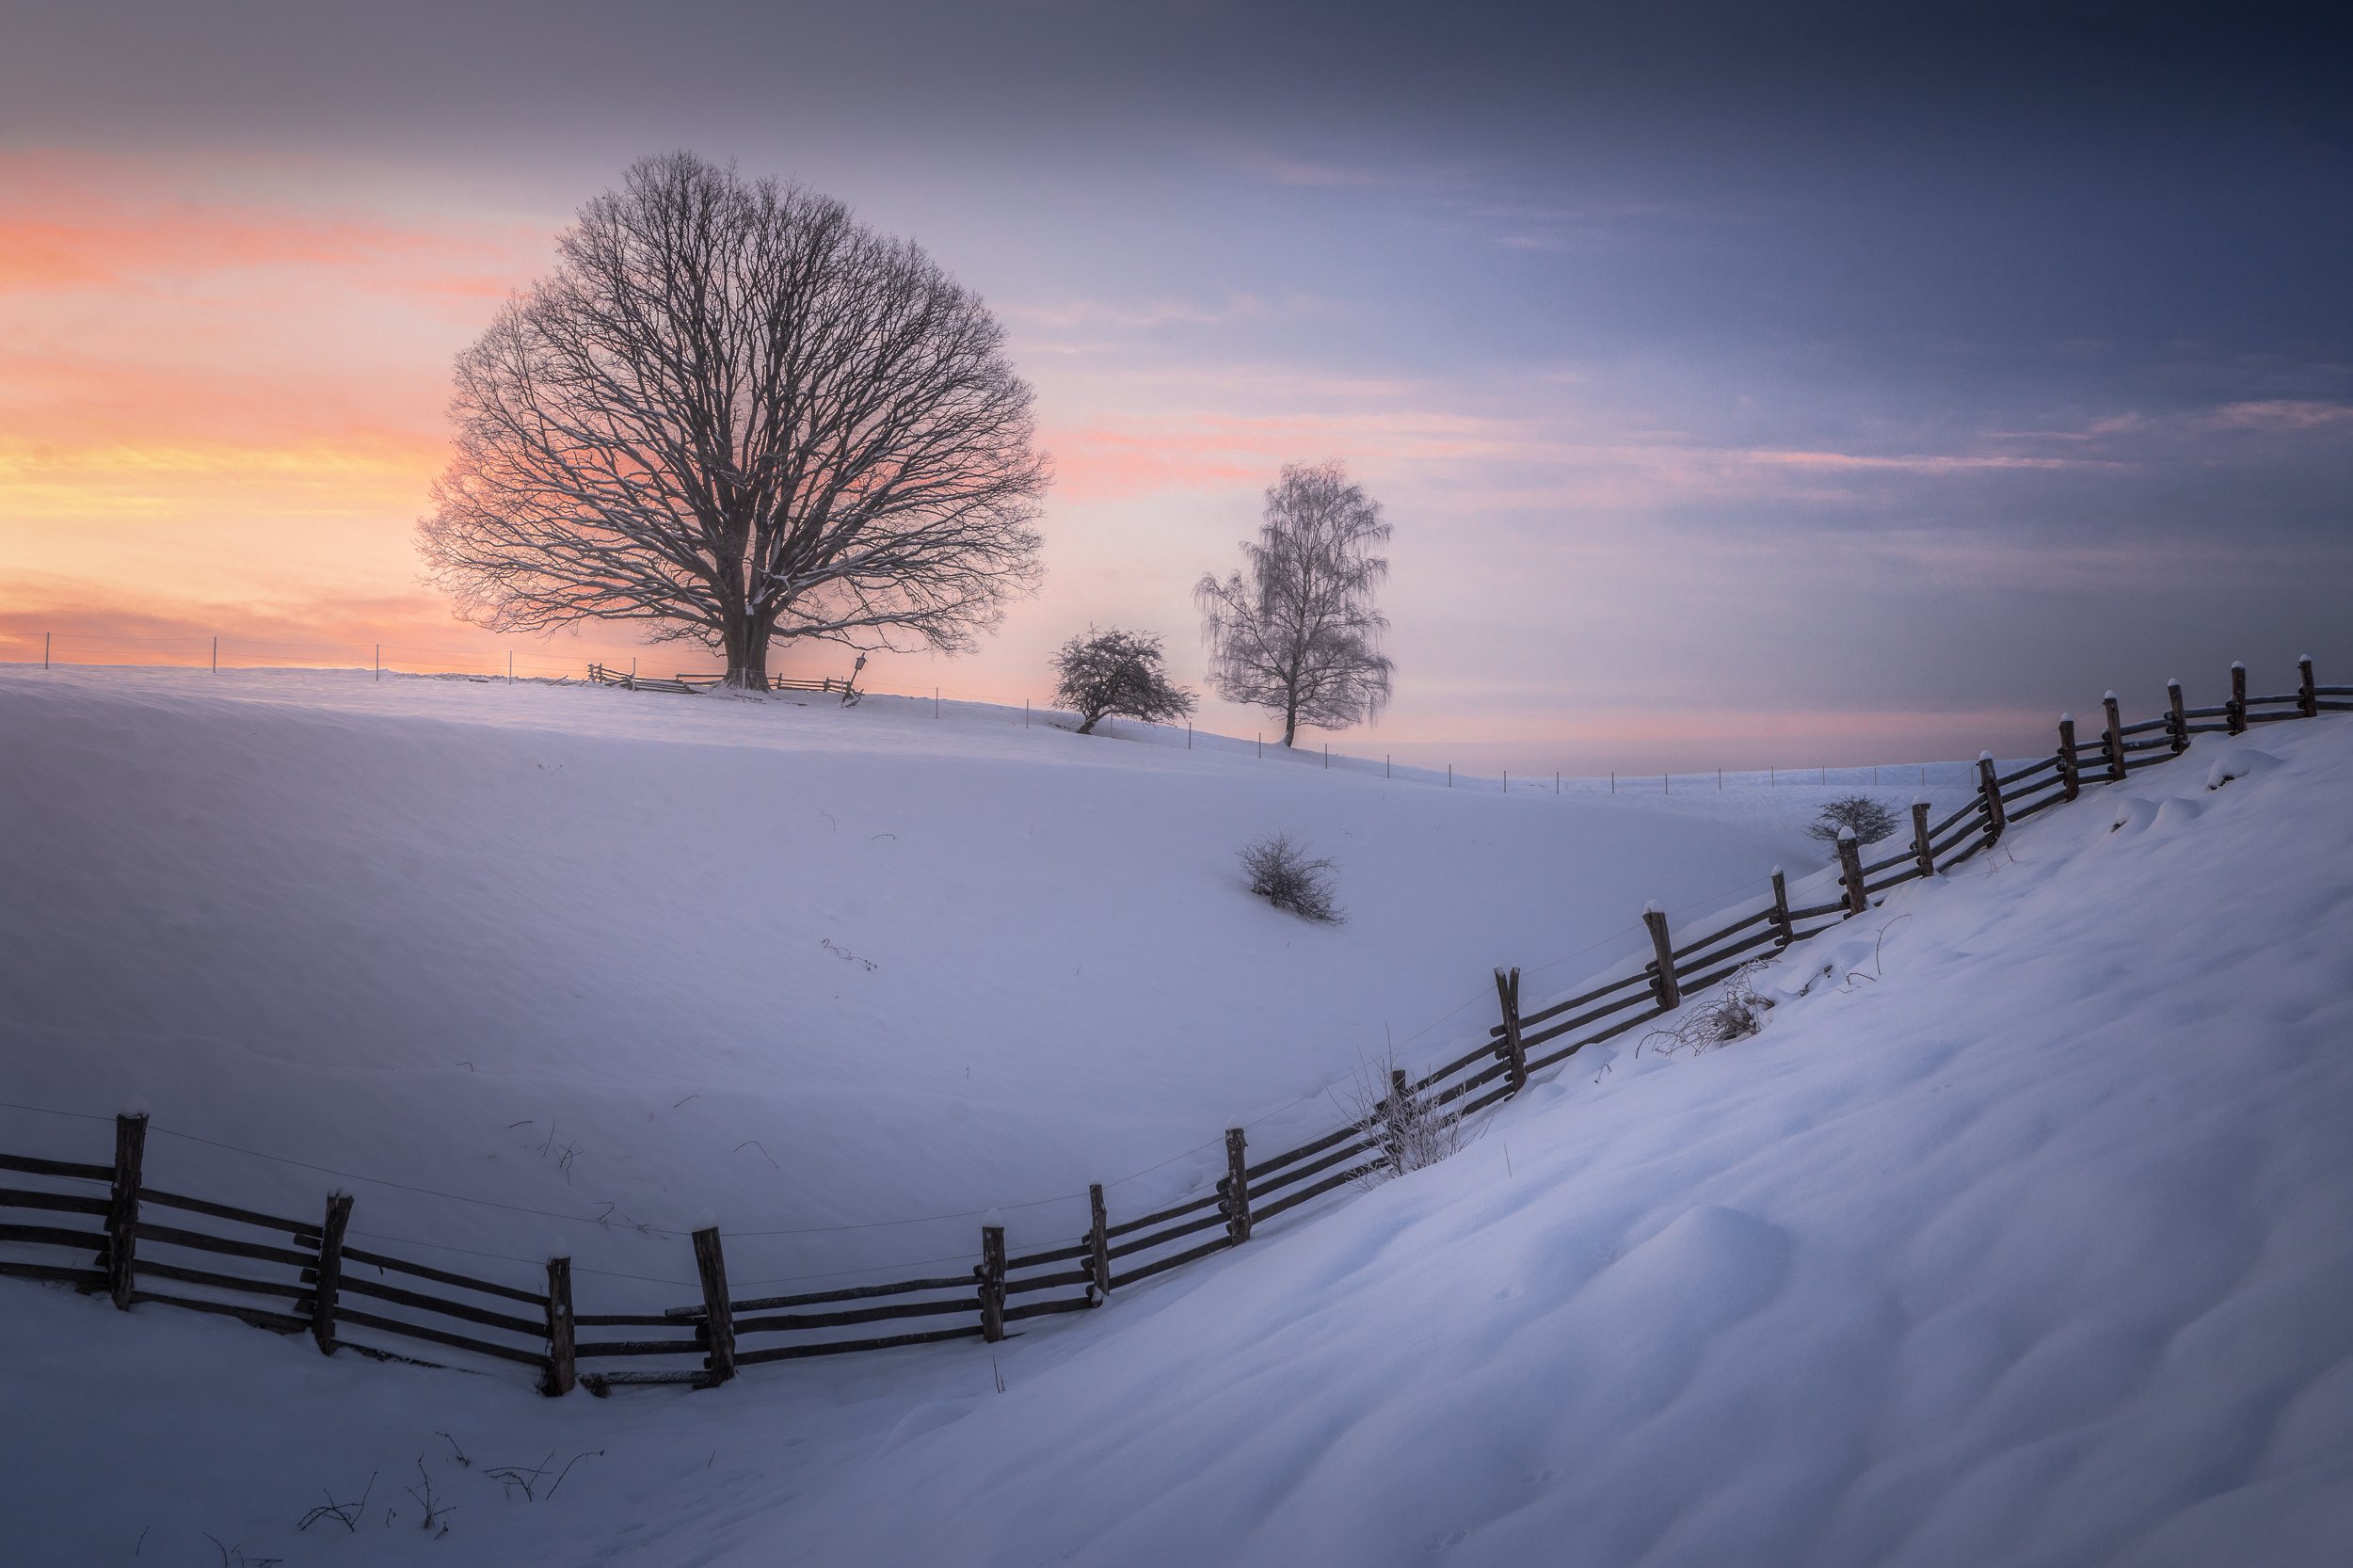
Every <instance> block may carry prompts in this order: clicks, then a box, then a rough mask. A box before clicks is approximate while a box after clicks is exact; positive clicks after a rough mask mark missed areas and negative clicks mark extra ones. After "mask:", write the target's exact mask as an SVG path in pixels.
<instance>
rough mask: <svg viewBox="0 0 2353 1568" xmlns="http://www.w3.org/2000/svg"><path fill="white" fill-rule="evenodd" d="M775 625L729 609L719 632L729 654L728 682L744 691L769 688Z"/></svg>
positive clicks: (724, 647)
mask: <svg viewBox="0 0 2353 1568" xmlns="http://www.w3.org/2000/svg"><path fill="white" fill-rule="evenodd" d="M775 632H776V628H775V626H774V625H773V624H772V623H770V622H769V621H767V620H765V619H762V618H759V617H755V616H743V615H740V614H737V613H734V612H730V613H729V614H728V617H727V623H726V625H725V627H724V628H723V629H722V631H721V633H720V641H721V647H722V648H723V650H724V651H725V652H726V654H727V660H728V676H727V683H728V685H730V686H740V687H742V688H744V690H745V691H752V692H764V691H766V690H767V689H768V643H769V639H770V638H771V637H772V636H773V635H774V634H775Z"/></svg>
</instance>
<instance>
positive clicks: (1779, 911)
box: [1773, 866, 1798, 947]
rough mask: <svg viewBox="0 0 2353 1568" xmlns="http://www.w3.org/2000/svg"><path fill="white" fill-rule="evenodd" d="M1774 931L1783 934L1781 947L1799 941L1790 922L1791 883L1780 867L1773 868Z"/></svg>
mask: <svg viewBox="0 0 2353 1568" xmlns="http://www.w3.org/2000/svg"><path fill="white" fill-rule="evenodd" d="M1773 929H1774V930H1775V931H1778V932H1780V933H1781V941H1780V942H1779V944H1778V945H1779V946H1781V947H1787V946H1788V945H1789V944H1790V943H1792V942H1794V941H1796V940H1797V939H1798V934H1797V931H1796V929H1795V928H1794V927H1793V926H1792V925H1791V924H1790V922H1789V883H1788V881H1787V880H1786V879H1785V877H1783V875H1782V874H1781V868H1780V867H1779V866H1775V867H1774V868H1773Z"/></svg>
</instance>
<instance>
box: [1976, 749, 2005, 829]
mask: <svg viewBox="0 0 2353 1568" xmlns="http://www.w3.org/2000/svg"><path fill="white" fill-rule="evenodd" d="M1977 798H1978V802H1979V804H1980V805H1981V806H1982V807H1983V808H1984V810H1985V841H1986V842H1987V843H1989V844H1990V843H1992V842H1993V841H1994V840H1997V839H1999V838H2000V837H2001V836H2002V830H2003V829H2004V828H2006V827H2008V826H2009V811H2007V810H2006V809H2004V808H2003V806H2002V786H2001V785H2000V784H1999V783H1998V782H1996V781H1995V779H1994V776H1993V753H1992V752H1990V751H1980V752H1978V753H1977Z"/></svg>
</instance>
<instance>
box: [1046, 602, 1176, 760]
mask: <svg viewBox="0 0 2353 1568" xmlns="http://www.w3.org/2000/svg"><path fill="white" fill-rule="evenodd" d="M1054 676H1055V684H1054V700H1055V701H1056V702H1059V703H1061V704H1062V705H1063V706H1064V707H1065V708H1067V709H1069V710H1070V711H1071V712H1075V713H1077V714H1078V715H1079V721H1080V722H1079V733H1080V734H1081V735H1085V734H1089V733H1092V732H1093V730H1094V728H1095V727H1096V725H1097V724H1098V723H1100V722H1101V721H1103V720H1104V719H1107V718H1109V717H1111V716H1112V714H1113V713H1125V714H1127V715H1128V717H1129V718H1131V719H1142V720H1143V721H1144V723H1146V724H1161V723H1165V722H1167V721H1168V720H1170V719H1181V718H1183V717H1184V716H1185V715H1186V714H1187V713H1190V712H1193V694H1192V693H1191V692H1189V691H1186V690H1185V689H1184V688H1183V687H1182V686H1178V685H1176V684H1174V683H1172V682H1171V681H1170V680H1169V679H1168V677H1167V675H1165V674H1164V673H1163V672H1162V671H1161V669H1160V639H1159V638H1158V637H1151V636H1146V635H1145V634H1144V633H1143V632H1122V631H1120V630H1119V629H1118V628H1117V627H1113V628H1112V630H1110V631H1109V632H1097V631H1096V630H1095V629H1094V628H1093V627H1091V626H1090V627H1088V628H1087V630H1086V632H1085V633H1084V634H1083V635H1081V636H1077V637H1073V638H1071V639H1070V640H1069V641H1068V642H1066V643H1064V644H1063V645H1062V650H1061V651H1060V652H1058V653H1056V654H1055V655H1054Z"/></svg>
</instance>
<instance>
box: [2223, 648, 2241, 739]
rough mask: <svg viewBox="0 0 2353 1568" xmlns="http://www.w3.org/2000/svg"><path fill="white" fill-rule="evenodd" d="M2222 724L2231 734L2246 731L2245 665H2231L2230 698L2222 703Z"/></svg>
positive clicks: (2239, 733)
mask: <svg viewBox="0 0 2353 1568" xmlns="http://www.w3.org/2000/svg"><path fill="white" fill-rule="evenodd" d="M2222 719H2223V723H2224V725H2225V726H2226V727H2227V728H2229V730H2230V732H2231V733H2232V734H2233V735H2244V734H2246V733H2247V666H2246V665H2245V664H2238V663H2235V662H2233V664H2232V665H2231V700H2230V701H2228V702H2226V703H2224V704H2223V705H2222Z"/></svg>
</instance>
